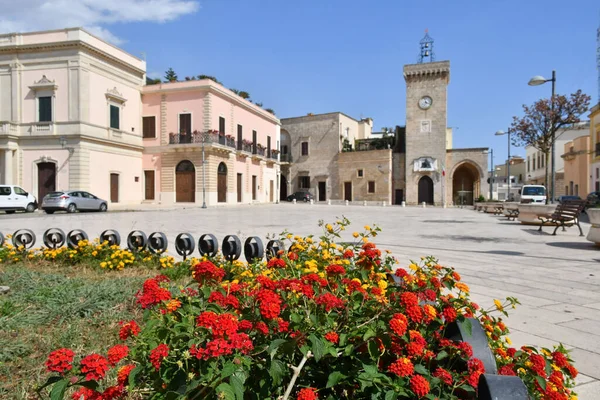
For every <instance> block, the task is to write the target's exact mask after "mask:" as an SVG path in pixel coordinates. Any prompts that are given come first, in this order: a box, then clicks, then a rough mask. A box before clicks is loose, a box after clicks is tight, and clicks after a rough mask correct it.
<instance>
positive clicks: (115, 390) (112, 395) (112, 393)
mask: <svg viewBox="0 0 600 400" xmlns="http://www.w3.org/2000/svg"><path fill="white" fill-rule="evenodd" d="M123 395H125V390H124V389H123V387H122V386H110V387H107V388H106V389H104V393H102V400H114V399H120V398H122V397H123Z"/></svg>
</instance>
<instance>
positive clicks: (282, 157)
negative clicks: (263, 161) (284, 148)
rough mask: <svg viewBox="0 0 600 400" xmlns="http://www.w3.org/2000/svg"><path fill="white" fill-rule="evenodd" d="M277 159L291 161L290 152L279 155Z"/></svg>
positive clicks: (285, 161) (284, 161)
mask: <svg viewBox="0 0 600 400" xmlns="http://www.w3.org/2000/svg"><path fill="white" fill-rule="evenodd" d="M279 161H280V162H282V163H291V162H292V155H291V154H281V156H280V157H279Z"/></svg>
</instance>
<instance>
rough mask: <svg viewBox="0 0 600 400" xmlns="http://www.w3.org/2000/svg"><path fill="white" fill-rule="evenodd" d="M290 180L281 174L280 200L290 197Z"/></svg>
mask: <svg viewBox="0 0 600 400" xmlns="http://www.w3.org/2000/svg"><path fill="white" fill-rule="evenodd" d="M287 187H288V182H287V178H286V177H285V175H283V174H281V179H280V180H279V200H287V197H288V190H287Z"/></svg>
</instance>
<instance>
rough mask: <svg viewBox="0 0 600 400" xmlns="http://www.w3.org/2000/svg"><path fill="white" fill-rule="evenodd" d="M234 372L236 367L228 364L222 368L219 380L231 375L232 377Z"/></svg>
mask: <svg viewBox="0 0 600 400" xmlns="http://www.w3.org/2000/svg"><path fill="white" fill-rule="evenodd" d="M235 370H236V366H235V365H233V363H232V362H228V363H226V364H225V365H224V366H223V369H222V370H221V378H222V379H225V378H228V377H230V376H231V375H233V373H234V372H235Z"/></svg>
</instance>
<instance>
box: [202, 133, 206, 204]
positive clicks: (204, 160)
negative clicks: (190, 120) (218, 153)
mask: <svg viewBox="0 0 600 400" xmlns="http://www.w3.org/2000/svg"><path fill="white" fill-rule="evenodd" d="M205 141H206V132H202V208H206V172H205V169H206V167H205V165H204V164H206V159H205V158H204V142H205Z"/></svg>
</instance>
